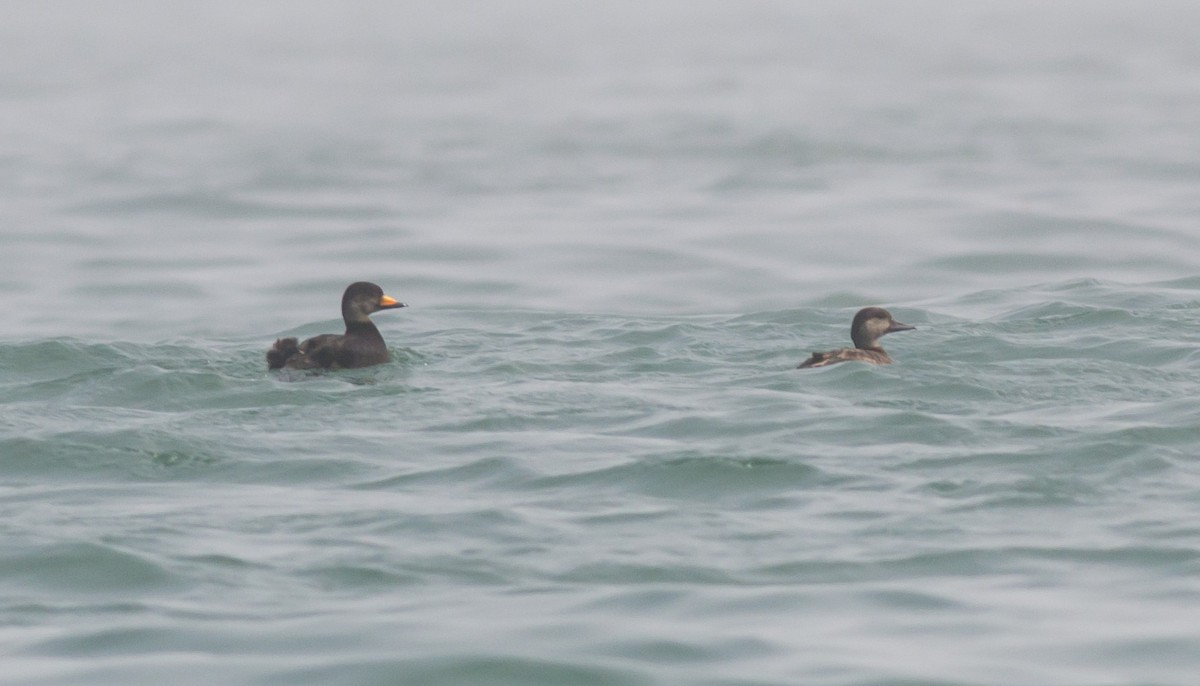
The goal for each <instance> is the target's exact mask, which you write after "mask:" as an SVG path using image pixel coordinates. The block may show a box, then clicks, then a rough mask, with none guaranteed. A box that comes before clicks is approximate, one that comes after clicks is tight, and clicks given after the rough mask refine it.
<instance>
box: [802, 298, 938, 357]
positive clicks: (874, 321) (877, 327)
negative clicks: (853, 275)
mask: <svg viewBox="0 0 1200 686" xmlns="http://www.w3.org/2000/svg"><path fill="white" fill-rule="evenodd" d="M915 328H917V327H915V326H909V325H908V324H901V323H900V322H898V321H896V320H895V319H892V314H891V313H890V312H888V311H887V310H885V309H883V308H882V307H866V308H863V309H861V310H859V311H858V314H856V315H854V322H853V323H851V324H850V340H852V341H854V347H853V348H838V349H837V350H830V351H829V352H827V353H813V354H812V357H810V358H808V359H807V360H805V361H803V362H801V363H800V366H799V367H797V369H808V368H809V367H824V366H826V365H831V364H837V363H838V362H846V361H848V360H854V361H856V362H866V363H868V364H891V363H892V358H890V357H888V354H887V353H886V352H884V350H883V348H882V347H880V345H879V338H880V337H881V336H884V335H885V334H889V333H892V332H895V331H912V330H913V329H915Z"/></svg>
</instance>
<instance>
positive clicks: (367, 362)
mask: <svg viewBox="0 0 1200 686" xmlns="http://www.w3.org/2000/svg"><path fill="white" fill-rule="evenodd" d="M397 307H406V305H405V304H404V303H402V302H397V301H396V300H394V299H393V298H390V297H388V296H386V295H384V294H383V289H382V288H380V287H379V286H376V285H375V284H373V283H368V282H366V281H359V282H357V283H352V284H350V285H349V286H347V287H346V292H345V293H343V294H342V319H343V320H344V321H345V322H346V333H344V334H333V333H326V334H321V335H319V336H313V337H312V338H309V339H307V340H305V341H304V342H303V343H300V342H298V341H297V339H295V338H280V339H278V340H276V341H275V345H274V346H272V347H271V349H270V350H268V351H267V368H268V369H282V368H284V367H287V368H288V369H354V368H357V367H369V366H371V365H374V364H382V363H384V362H387V361H388V360H389V359H391V356H390V355H389V354H388V349H387V344H386V343H384V341H383V336H382V335H380V333H379V329H377V328H375V324H374V323H373V322H372V321H371V318H370V314H371V313H372V312H378V311H379V310H390V309H394V308H397Z"/></svg>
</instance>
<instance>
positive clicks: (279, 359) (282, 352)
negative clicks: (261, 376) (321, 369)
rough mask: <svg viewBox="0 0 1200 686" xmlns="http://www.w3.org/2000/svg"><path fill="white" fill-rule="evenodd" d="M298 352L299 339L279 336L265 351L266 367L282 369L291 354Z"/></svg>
mask: <svg viewBox="0 0 1200 686" xmlns="http://www.w3.org/2000/svg"><path fill="white" fill-rule="evenodd" d="M299 353H300V341H298V340H297V339H295V338H280V339H277V340H276V341H275V345H273V346H271V349H270V350H268V351H267V369H283V365H284V364H285V363H287V361H288V359H289V358H291V357H292V356H293V355H297V354H299Z"/></svg>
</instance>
